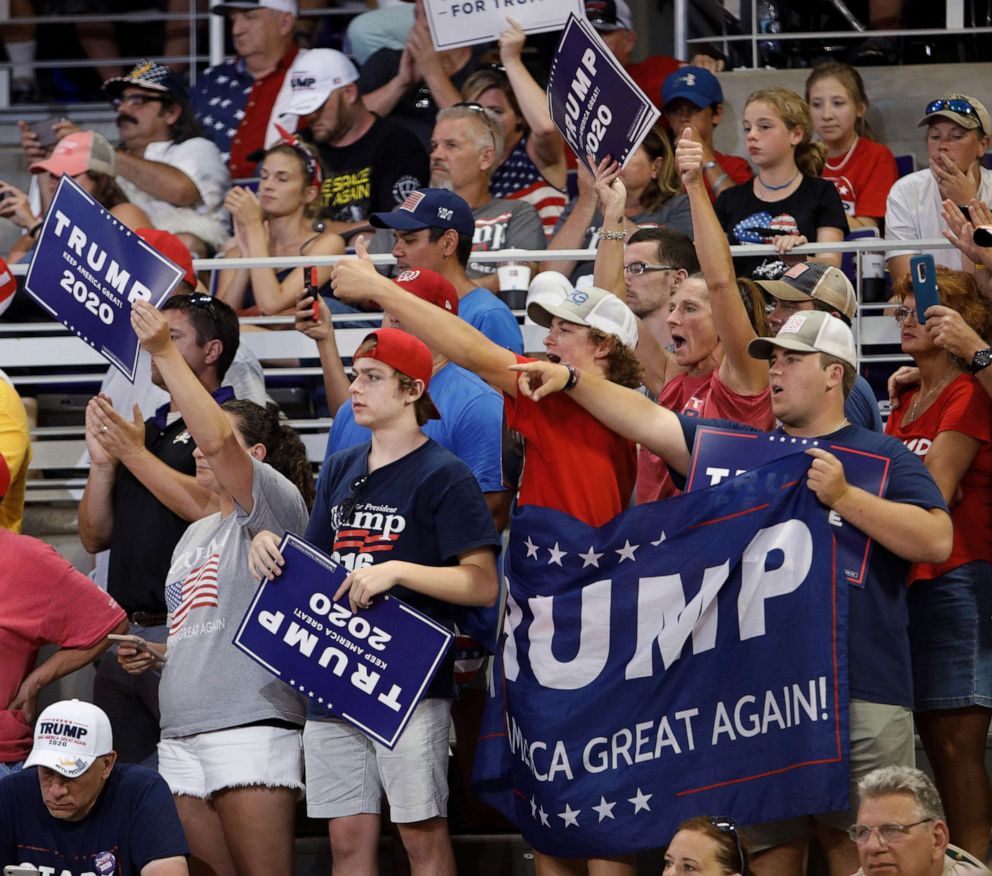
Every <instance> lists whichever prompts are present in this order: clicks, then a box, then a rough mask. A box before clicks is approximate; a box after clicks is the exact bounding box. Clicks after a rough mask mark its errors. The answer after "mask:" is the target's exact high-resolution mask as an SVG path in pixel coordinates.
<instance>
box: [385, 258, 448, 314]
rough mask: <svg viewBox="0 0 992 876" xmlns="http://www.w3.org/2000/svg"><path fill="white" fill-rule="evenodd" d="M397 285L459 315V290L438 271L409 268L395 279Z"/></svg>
mask: <svg viewBox="0 0 992 876" xmlns="http://www.w3.org/2000/svg"><path fill="white" fill-rule="evenodd" d="M393 282H394V283H396V285H397V286H399V287H401V288H403V289H406V290H407V292H412V293H413V294H414V295H416V296H417V297H418V298H422V299H423V300H424V301H427V302H429V303H430V304H436V305H437V306H438V307H440V308H442V309H443V310H447V311H448V312H449V313H453V314H455V316H457V315H458V292H456V291H455V287H454V286H452V285H451V282H450V281H449V280H447V279H446V278H444V277H442V276H441V275H440V274H439V273H437V271H429V270H427V268H408V269H407V270H405V271H402V272H401V273H400V274H399V275H398V276H397V277H396V279H395V280H393Z"/></svg>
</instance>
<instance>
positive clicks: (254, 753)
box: [158, 724, 303, 799]
mask: <svg viewBox="0 0 992 876" xmlns="http://www.w3.org/2000/svg"><path fill="white" fill-rule="evenodd" d="M158 771H159V773H161V775H162V778H164V779H165V781H166V782H167V783H168V785H169V789H170V790H171V791H172V793H173V794H182V795H185V796H187V797H199V798H200V799H206V798H207V797H210V795H211V794H216V793H217V792H218V791H223V790H225V789H226V788H245V787H249V786H252V785H261V786H263V787H266V788H292V789H294V790H296V791H302V790H303V738H302V734H301V733H300V731H299V730H298V729H292V728H289V727H272V726H269V725H266V724H255V725H252V726H250V727H232V728H230V729H227V730H213V731H210V732H208V733H196V734H194V735H193V736H181V737H178V738H176V739H162V740H161V741H160V742H159V744H158Z"/></svg>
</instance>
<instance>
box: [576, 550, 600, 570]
mask: <svg viewBox="0 0 992 876" xmlns="http://www.w3.org/2000/svg"><path fill="white" fill-rule="evenodd" d="M579 556H580V557H582V568H583V569H584V568H585V567H586V566H595V567H596V568H597V569H598V568H599V558H600V557H601V556H603V555H602V554H597V553H596V552H595V551H594V550H593V549H592V545H589V550H587V551H586V552H585V553H584V554H579Z"/></svg>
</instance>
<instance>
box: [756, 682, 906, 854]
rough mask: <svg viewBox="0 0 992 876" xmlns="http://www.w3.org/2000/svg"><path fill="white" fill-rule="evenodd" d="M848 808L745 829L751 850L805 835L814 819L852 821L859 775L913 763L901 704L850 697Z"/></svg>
mask: <svg viewBox="0 0 992 876" xmlns="http://www.w3.org/2000/svg"><path fill="white" fill-rule="evenodd" d="M849 727H850V739H851V792H850V794H851V808H850V809H843V810H841V811H839V812H825V813H820V814H816V815H801V816H798V817H796V818H784V819H782V820H781V821H766V822H764V823H763V824H753V825H750V826H748V827H746V828H745V829H744V834H745V835H746V836H747V839H748V842H749V843H750V846H751V851H752V853H756V852H763V851H765V850H766V849H771V848H774V847H775V846H780V845H783V844H784V843H787V842H792V841H793V840H797V839H803V838H805V837H808V836H809V835H810V833H811V832H812V830H813V822H814V821H816V822H819V823H821V824H825V825H827V826H828V827H832V828H835V829H836V830H847V828H848V827H850V826H851V825H852V824H854V821H855V818H856V815H857V809H858V779H860V778H861V777H862V776H865V775H867V774H868V773H870V772H871V771H872V770H874V769H877V768H878V767H883V766H910V767H911V766H916V743H915V739H914V736H913V713H912V711H911V710H910V709H907V708H905V707H904V706H890V705H888V704H886V703H869V702H866V701H865V700H851V705H850V710H849Z"/></svg>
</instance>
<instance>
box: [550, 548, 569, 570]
mask: <svg viewBox="0 0 992 876" xmlns="http://www.w3.org/2000/svg"><path fill="white" fill-rule="evenodd" d="M548 553H549V554H551V559H550V560H548V565H549V566H550V565H551V564H552V563H554V564H555V565H556V566H560V565H561V559H562V557H567V556H568V551H562V550H559V549H558V542H555V546H554V547H550V548H548Z"/></svg>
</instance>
